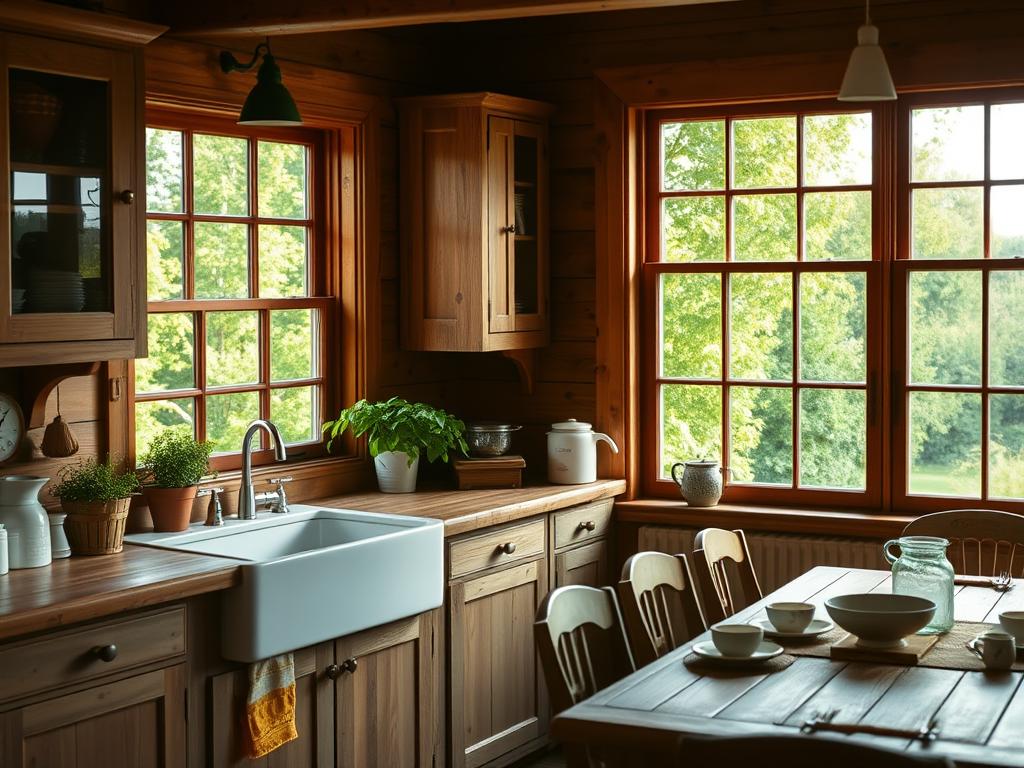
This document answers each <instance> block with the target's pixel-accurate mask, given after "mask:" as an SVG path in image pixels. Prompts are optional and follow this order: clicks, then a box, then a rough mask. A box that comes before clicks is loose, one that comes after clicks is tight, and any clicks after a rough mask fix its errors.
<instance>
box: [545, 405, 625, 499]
mask: <svg viewBox="0 0 1024 768" xmlns="http://www.w3.org/2000/svg"><path fill="white" fill-rule="evenodd" d="M602 440H603V441H604V442H606V443H608V445H610V446H611V449H612V453H618V452H619V447H618V446H617V445H615V441H614V440H612V439H611V438H610V437H608V435H605V434H603V433H601V432H595V431H594V430H592V429H591V428H590V425H589V424H588V423H587V422H585V421H576V419H568V420H567V421H560V422H558V423H557V424H552V425H551V431H550V432H548V482H551V483H559V484H560V485H578V484H580V483H592V482H594V481H595V480H597V444H598V443H599V442H601V441H602Z"/></svg>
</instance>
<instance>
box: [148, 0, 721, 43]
mask: <svg viewBox="0 0 1024 768" xmlns="http://www.w3.org/2000/svg"><path fill="white" fill-rule="evenodd" d="M721 2H735V0H390V2H381V0H304V2H296V3H282V2H281V1H280V0H249V2H246V3H232V2H223V1H222V2H211V0H184V1H183V2H178V3H169V4H168V8H167V13H166V18H165V19H164V21H166V22H167V23H169V24H171V26H172V27H173V29H174V32H175V33H180V34H183V35H190V36H206V35H254V36H255V35H258V36H261V37H262V36H265V35H301V34H310V33H313V32H337V31H342V30H351V29H379V28H382V27H402V26H409V25H415V24H437V23H443V22H464V21H494V20H497V19H515V18H523V17H528V16H556V15H560V14H567V13H592V12H595V11H623V10H636V9H639V8H667V7H669V6H680V5H701V4H704V3H721Z"/></svg>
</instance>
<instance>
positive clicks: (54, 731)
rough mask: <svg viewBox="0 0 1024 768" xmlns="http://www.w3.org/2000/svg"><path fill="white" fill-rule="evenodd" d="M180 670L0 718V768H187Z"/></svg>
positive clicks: (152, 674)
mask: <svg viewBox="0 0 1024 768" xmlns="http://www.w3.org/2000/svg"><path fill="white" fill-rule="evenodd" d="M185 751H186V739H185V665H184V664H178V665H176V666H173V667H167V668H165V669H158V670H155V671H152V672H146V673H143V674H139V675H135V676H134V677H129V678H126V679H124V680H118V681H117V682H113V683H106V684H102V685H96V686H94V687H92V688H86V689H85V690H81V691H76V692H74V693H67V694H64V695H62V696H58V697H57V698H52V699H47V700H45V701H41V702H39V703H36V704H29V705H26V706H23V707H21V708H19V709H15V710H12V711H10V712H6V713H4V714H2V715H0V765H3V766H4V768H29V766H31V767H32V768H43V767H44V766H46V767H49V766H74V768H150V766H152V768H158V767H159V768H185Z"/></svg>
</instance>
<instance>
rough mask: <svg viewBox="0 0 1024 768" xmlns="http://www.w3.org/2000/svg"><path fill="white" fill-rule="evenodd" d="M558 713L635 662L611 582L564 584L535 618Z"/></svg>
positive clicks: (535, 630) (631, 668) (617, 677)
mask: <svg viewBox="0 0 1024 768" xmlns="http://www.w3.org/2000/svg"><path fill="white" fill-rule="evenodd" d="M533 634H534V638H535V639H536V641H537V650H538V652H539V653H540V660H541V665H542V667H543V668H544V678H545V680H547V683H548V693H549V694H550V696H551V705H552V708H553V710H554V712H555V713H558V712H561V711H562V710H564V709H568V708H569V707H571V706H572V705H573V704H576V703H578V702H581V701H583V700H584V699H586V698H588V697H590V696H593V695H594V694H595V693H597V692H598V691H600V690H601V689H602V688H605V687H607V686H608V685H611V684H612V683H614V682H615V681H617V680H620V679H621V678H623V677H625V676H626V675H627V674H629V673H630V672H633V671H634V670H635V669H636V667H635V666H634V664H633V657H632V655H631V654H630V652H629V645H628V643H627V642H626V635H625V632H624V631H623V627H622V616H621V614H620V613H619V606H618V603H617V601H616V600H615V592H614V591H613V590H612V589H611V587H604V588H602V589H595V588H594V587H583V586H569V587H559V588H558V589H556V590H554V591H552V592H550V593H549V594H548V596H547V597H545V598H544V602H542V603H541V605H540V608H539V609H538V610H537V621H536V622H534V624H533Z"/></svg>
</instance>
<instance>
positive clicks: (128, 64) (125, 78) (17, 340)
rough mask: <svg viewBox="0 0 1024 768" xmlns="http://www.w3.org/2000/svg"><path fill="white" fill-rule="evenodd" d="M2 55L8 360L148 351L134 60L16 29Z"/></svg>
mask: <svg viewBox="0 0 1024 768" xmlns="http://www.w3.org/2000/svg"><path fill="white" fill-rule="evenodd" d="M0 55H2V60H3V77H2V83H0V105H2V107H0V108H2V109H3V124H4V126H5V127H6V131H5V132H4V133H3V134H0V136H3V137H4V139H3V160H2V162H3V164H4V165H5V166H6V167H5V168H4V171H5V172H4V173H3V176H2V181H0V196H2V197H3V198H4V199H6V200H7V201H8V210H9V216H7V217H3V219H2V220H0V221H2V223H0V242H2V243H3V257H2V259H0V265H2V266H0V286H2V290H0V357H2V358H3V359H4V361H5V364H8V365H12V364H31V363H33V362H36V363H45V362H73V361H75V360H88V359H100V358H101V357H102V356H106V357H134V356H136V354H137V353H139V352H143V353H144V351H145V332H144V326H142V327H141V328H140V325H141V323H140V309H139V308H140V307H142V308H144V307H145V305H146V295H145V283H144V279H145V277H144V274H145V273H144V270H143V269H142V268H141V259H140V256H141V247H140V236H139V231H138V228H139V220H140V219H139V214H138V212H137V211H138V209H139V206H140V204H141V202H142V200H141V195H139V194H138V193H139V188H138V184H137V181H136V179H137V174H138V170H139V168H140V164H141V160H140V158H139V148H140V146H141V143H140V140H139V138H138V130H139V127H138V126H139V120H138V115H137V113H136V109H137V106H141V105H139V103H138V101H137V97H136V76H137V69H136V66H137V65H136V59H135V57H134V56H133V54H132V52H130V51H124V50H117V49H109V48H102V47H97V46H91V45H81V44H77V43H69V42H62V41H57V40H50V39H46V38H37V37H31V36H25V35H16V34H10V35H3V36H0ZM137 197H138V199H137ZM136 336H139V337H140V338H139V341H140V343H141V347H138V346H137V345H136V342H135V340H136ZM44 345H45V346H44ZM51 353H52V355H51ZM98 356H99V357H98Z"/></svg>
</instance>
